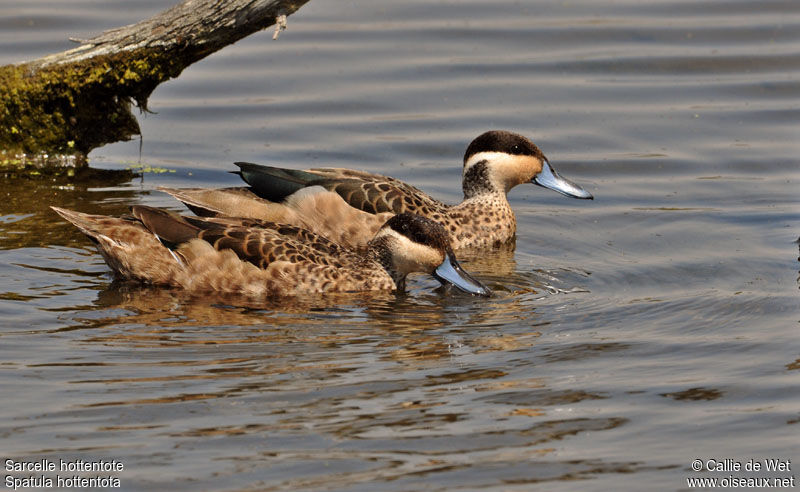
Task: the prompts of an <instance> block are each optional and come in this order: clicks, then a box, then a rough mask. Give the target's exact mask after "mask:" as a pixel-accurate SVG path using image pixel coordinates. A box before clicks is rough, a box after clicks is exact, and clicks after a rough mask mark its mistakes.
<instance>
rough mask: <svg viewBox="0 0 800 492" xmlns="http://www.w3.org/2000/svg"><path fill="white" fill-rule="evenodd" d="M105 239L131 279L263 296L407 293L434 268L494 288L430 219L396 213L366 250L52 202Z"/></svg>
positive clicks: (301, 236)
mask: <svg viewBox="0 0 800 492" xmlns="http://www.w3.org/2000/svg"><path fill="white" fill-rule="evenodd" d="M52 208H53V210H54V211H56V212H57V213H58V214H59V215H61V216H62V217H63V218H64V219H66V220H67V221H69V222H71V223H72V224H74V225H75V226H77V227H78V229H80V230H81V232H83V233H84V234H86V235H87V236H89V238H90V239H91V240H92V241H94V242H95V244H96V245H97V247H98V250H99V251H100V254H102V255H103V258H104V259H105V260H106V263H108V265H109V266H110V267H111V268H112V269H113V270H114V271H115V272H116V273H117V274H118V275H119V276H120V277H122V278H123V279H131V280H138V281H142V282H145V283H149V284H154V285H163V286H171V287H181V288H184V289H186V290H190V291H218V292H232V293H242V294H247V295H255V296H284V295H296V294H301V293H320V292H350V291H367V290H403V289H404V288H405V279H406V275H408V274H409V273H412V272H424V273H428V274H431V275H433V276H434V277H436V278H437V279H438V280H439V281H440V282H441V283H442V284H450V285H454V286H455V287H457V288H458V289H460V290H463V291H465V292H468V293H470V294H475V295H481V296H488V295H490V291H489V289H488V288H486V287H485V286H483V285H482V284H481V283H480V282H478V281H477V280H475V279H474V278H472V277H471V276H470V275H469V274H468V273H467V272H465V271H464V270H463V269H462V268H461V266H460V265H459V263H458V261H457V260H456V257H455V255H454V254H453V251H452V249H451V246H450V243H449V238H448V235H447V232H446V231H445V230H444V228H443V227H442V226H441V225H440V224H438V223H436V222H434V221H432V220H430V219H426V218H424V217H420V216H418V215H414V214H410V213H403V214H399V215H396V216H394V217H392V218H391V219H390V220H388V221H387V222H386V223H385V224H384V225H383V226H382V227H381V228H380V229H379V230H378V232H377V234H376V235H375V237H374V238H373V239H372V240H371V241H370V242H369V244H368V245H367V248H366V250H365V251H363V252H356V251H353V250H351V249H348V248H345V247H342V246H340V245H337V244H335V243H333V242H332V241H330V240H328V239H326V238H324V237H321V236H319V235H317V234H315V233H313V232H311V231H308V230H305V229H302V228H299V227H295V226H291V225H286V224H275V223H270V222H265V221H257V220H249V219H235V218H216V219H215V218H211V219H207V218H197V217H183V216H180V215H177V214H174V213H171V212H167V211H165V210H160V209H157V208H153V207H147V206H142V205H136V206H133V207H132V208H131V216H123V217H109V216H103V215H89V214H85V213H81V212H75V211H72V210H66V209H62V208H57V207H52Z"/></svg>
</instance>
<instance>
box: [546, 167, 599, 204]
mask: <svg viewBox="0 0 800 492" xmlns="http://www.w3.org/2000/svg"><path fill="white" fill-rule="evenodd" d="M533 183H534V184H537V185H539V186H543V187H545V188H548V189H551V190H553V191H557V192H559V193H561V194H562V195H566V196H570V197H572V198H585V199H589V200H591V199H592V198H594V197H593V196H592V194H591V193H589V192H588V191H586V190H584V189H583V188H581V187H580V186H578V185H577V184H575V183H573V182H572V181H570V180H568V179H567V178H563V177H561V175H559V174H558V173H557V172H556V170H555V169H553V167H552V166H551V165H550V163H549V162H547V161H544V165H543V166H542V172H540V173H539V174H537V175H536V176H535V177H534V178H533Z"/></svg>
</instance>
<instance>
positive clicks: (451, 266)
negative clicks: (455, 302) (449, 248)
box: [433, 255, 492, 296]
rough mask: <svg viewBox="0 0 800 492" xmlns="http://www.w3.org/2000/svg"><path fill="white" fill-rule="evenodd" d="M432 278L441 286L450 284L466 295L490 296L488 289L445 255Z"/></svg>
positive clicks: (453, 259)
mask: <svg viewBox="0 0 800 492" xmlns="http://www.w3.org/2000/svg"><path fill="white" fill-rule="evenodd" d="M433 276H434V277H436V279H437V280H438V281H439V282H441V283H443V284H450V285H454V286H455V287H457V288H458V289H459V290H462V291H464V292H466V293H468V294H474V295H476V296H490V295H492V291H491V290H489V288H488V287H486V286H485V285H483V284H482V283H480V282H478V281H477V280H475V279H474V278H472V276H471V275H470V274H469V273H467V272H466V271H464V269H463V268H461V265H459V264H458V262H457V261H456V260H455V258H451V257H450V255H445V257H444V261H443V262H442V264H441V265H439V266H438V267H437V268H436V270H435V271H434V272H433Z"/></svg>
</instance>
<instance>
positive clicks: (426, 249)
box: [369, 213, 491, 296]
mask: <svg viewBox="0 0 800 492" xmlns="http://www.w3.org/2000/svg"><path fill="white" fill-rule="evenodd" d="M369 247H370V249H371V250H373V251H375V252H377V254H378V258H379V261H380V262H381V263H382V264H383V265H384V267H385V268H386V269H387V270H388V271H389V273H390V274H391V275H392V277H393V278H394V279H395V282H396V283H397V285H398V287H402V286H403V284H404V283H405V278H406V275H408V274H409V273H414V272H422V273H428V274H430V275H433V276H434V277H435V278H436V279H437V280H438V281H439V282H441V283H442V284H443V285H453V286H454V287H456V288H458V289H459V290H461V291H463V292H467V293H469V294H473V295H479V296H490V295H491V291H490V290H489V288H488V287H486V286H484V285H483V284H482V283H480V282H479V281H477V280H476V279H474V278H473V277H472V276H471V275H470V274H469V273H467V272H466V271H465V270H464V269H463V268H461V265H460V264H459V263H458V260H456V257H455V254H453V249H452V248H451V246H450V236H449V235H448V234H447V231H446V230H445V228H444V227H442V225H441V224H439V223H438V222H435V221H433V220H431V219H428V218H425V217H421V216H419V215H415V214H411V213H402V214H398V215H395V216H394V217H392V218H391V219H389V220H388V221H386V223H385V224H384V225H383V226H382V227H381V229H380V230H379V231H378V233H377V234H376V235H375V238H374V239H373V240H372V241H370V246H369Z"/></svg>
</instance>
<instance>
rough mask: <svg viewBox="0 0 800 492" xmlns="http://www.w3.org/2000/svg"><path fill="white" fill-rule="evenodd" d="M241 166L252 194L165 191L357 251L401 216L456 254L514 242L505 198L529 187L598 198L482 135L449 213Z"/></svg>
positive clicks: (313, 172) (365, 188)
mask: <svg viewBox="0 0 800 492" xmlns="http://www.w3.org/2000/svg"><path fill="white" fill-rule="evenodd" d="M235 164H236V165H237V166H238V167H239V169H240V170H239V171H238V172H237V174H239V175H240V176H241V177H242V179H244V181H245V182H247V184H248V185H250V187H249V188H223V189H216V190H210V189H199V188H190V189H172V188H159V189H161V190H162V191H164V192H166V193H169V194H171V195H173V196H174V197H175V198H177V199H178V200H180V201H182V202H183V203H184V204H186V205H187V206H188V207H189V208H190V209H191V210H192V211H194V212H195V213H197V214H198V215H202V216H231V217H250V218H257V219H263V220H270V221H274V222H285V223H289V224H295V225H298V226H302V227H305V228H308V229H310V230H312V231H314V232H316V233H318V234H321V235H323V236H325V237H327V238H329V239H331V240H333V241H335V242H337V243H340V244H343V245H347V246H349V247H353V248H363V247H365V246H366V244H367V243H368V242H369V240H370V239H371V238H372V236H374V234H375V233H376V232H377V230H378V229H379V228H380V227H381V225H382V224H383V223H384V222H386V220H387V219H388V218H389V217H391V216H393V215H395V214H399V213H403V212H412V213H415V214H418V215H421V216H423V217H428V218H430V219H433V220H435V221H437V222H439V223H441V224H442V225H444V226H445V228H446V229H447V230H448V232H449V233H450V237H451V241H452V245H453V248H455V249H461V248H467V247H487V246H498V245H500V244H502V243H505V242H506V241H508V240H510V239H511V238H513V237H514V235H515V234H516V230H517V221H516V217H515V216H514V212H513V210H512V209H511V205H510V204H509V203H508V199H507V197H506V195H507V193H508V192H509V191H510V190H511V189H512V188H513V187H515V186H517V185H519V184H523V183H533V184H537V185H540V186H543V187H545V188H549V189H551V190H555V191H557V192H559V193H561V194H563V195H566V196H569V197H573V198H584V199H591V198H593V197H592V195H591V193H589V192H588V191H586V190H584V189H583V188H581V187H580V186H578V185H577V184H575V183H573V182H572V181H570V180H568V179H566V178H563V177H561V176H560V175H559V174H558V173H557V172H556V171H555V170H554V169H553V167H552V166H551V165H550V163H549V161H548V160H547V158H546V157H545V156H544V154H543V153H542V151H541V150H539V148H538V147H537V146H536V145H534V143H533V142H531V141H530V140H528V139H527V138H525V137H523V136H522V135H518V134H516V133H511V132H508V131H499V130H495V131H489V132H486V133H483V134H482V135H480V136H479V137H477V138H476V139H475V140H473V141H472V143H470V144H469V147H467V151H466V153H465V154H464V167H463V173H462V188H463V192H464V200H463V201H462V202H461V203H459V204H458V205H446V204H444V203H442V202H440V201H438V200H436V199H434V198H431V197H430V196H429V195H428V194H426V193H424V192H423V191H420V190H419V189H417V188H415V187H413V186H411V185H409V184H406V183H404V182H402V181H400V180H397V179H394V178H391V177H388V176H381V175H378V174H371V173H367V172H362V171H354V170H350V169H340V168H335V169H334V168H323V169H309V170H306V171H298V170H293V169H283V168H277V167H270V166H263V165H259V164H252V163H248V162H236V163H235Z"/></svg>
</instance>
